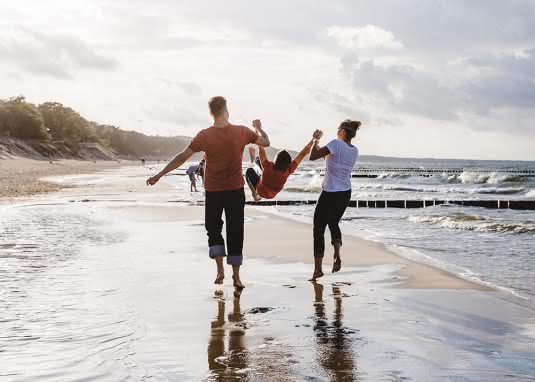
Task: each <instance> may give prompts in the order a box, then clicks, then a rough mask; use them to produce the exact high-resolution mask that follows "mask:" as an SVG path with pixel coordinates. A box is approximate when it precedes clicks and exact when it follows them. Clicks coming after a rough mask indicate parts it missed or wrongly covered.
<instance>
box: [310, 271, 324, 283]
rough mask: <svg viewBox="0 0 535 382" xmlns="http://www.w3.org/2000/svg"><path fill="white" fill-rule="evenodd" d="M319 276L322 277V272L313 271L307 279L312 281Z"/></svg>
mask: <svg viewBox="0 0 535 382" xmlns="http://www.w3.org/2000/svg"><path fill="white" fill-rule="evenodd" d="M320 277H323V272H322V271H314V274H313V275H312V278H311V279H308V281H312V282H314V281H316V280H317V279H319V278H320Z"/></svg>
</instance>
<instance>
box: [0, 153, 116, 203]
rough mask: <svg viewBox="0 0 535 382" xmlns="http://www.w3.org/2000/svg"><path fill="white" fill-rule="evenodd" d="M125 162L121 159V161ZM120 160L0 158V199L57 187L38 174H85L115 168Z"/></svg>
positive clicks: (41, 191)
mask: <svg viewBox="0 0 535 382" xmlns="http://www.w3.org/2000/svg"><path fill="white" fill-rule="evenodd" d="M125 163H126V162H123V163H122V165H124V164H125ZM120 165H121V163H118V162H111V161H97V162H96V163H94V162H92V161H77V160H68V159H65V160H59V161H56V160H55V161H53V162H52V163H50V162H49V161H42V160H33V159H26V158H16V159H0V199H2V198H16V197H27V196H30V195H35V194H42V193H47V192H53V191H59V190H60V189H61V188H62V187H61V186H60V185H58V184H57V183H52V182H46V181H43V180H42V179H41V178H43V177H48V176H58V175H67V174H88V173H94V172H97V171H101V170H103V169H109V168H116V167H118V166H120Z"/></svg>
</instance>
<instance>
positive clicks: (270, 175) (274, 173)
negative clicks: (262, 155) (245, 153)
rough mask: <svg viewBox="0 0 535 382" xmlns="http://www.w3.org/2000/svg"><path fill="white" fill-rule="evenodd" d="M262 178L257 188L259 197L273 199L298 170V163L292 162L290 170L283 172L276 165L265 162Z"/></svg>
mask: <svg viewBox="0 0 535 382" xmlns="http://www.w3.org/2000/svg"><path fill="white" fill-rule="evenodd" d="M262 167H263V169H262V176H261V177H260V182H258V185H257V186H256V192H258V195H260V196H261V197H263V198H265V199H273V198H274V197H275V196H276V195H277V194H278V193H279V192H281V191H282V189H283V188H284V184H285V183H286V180H287V179H288V177H289V176H290V175H292V174H293V173H294V171H295V169H296V168H297V162H296V161H292V164H291V165H290V168H288V169H286V170H285V171H281V170H279V169H278V168H276V167H275V163H273V162H270V161H265V162H263V163H262Z"/></svg>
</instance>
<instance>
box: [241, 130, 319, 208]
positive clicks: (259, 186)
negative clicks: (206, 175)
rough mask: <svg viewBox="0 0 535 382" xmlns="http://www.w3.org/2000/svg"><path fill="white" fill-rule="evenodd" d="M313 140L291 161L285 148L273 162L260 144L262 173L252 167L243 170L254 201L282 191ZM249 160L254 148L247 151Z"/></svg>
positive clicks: (308, 150)
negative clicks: (259, 173)
mask: <svg viewBox="0 0 535 382" xmlns="http://www.w3.org/2000/svg"><path fill="white" fill-rule="evenodd" d="M313 143H314V140H311V141H310V142H309V143H307V144H306V146H305V147H303V150H301V152H300V153H299V154H298V155H297V156H296V157H295V159H294V160H293V161H292V157H291V156H290V154H289V153H288V151H286V150H281V151H279V152H278V153H277V155H276V156H275V162H271V161H269V160H268V158H267V155H266V150H264V148H263V147H262V146H259V147H258V154H259V156H260V164H261V165H262V175H261V176H259V175H258V174H257V172H256V171H255V170H254V168H252V167H250V168H248V169H247V171H246V172H245V179H246V180H247V184H248V186H249V188H250V189H251V193H252V194H253V198H254V200H255V201H257V202H258V201H259V200H260V199H262V198H265V199H273V198H274V197H275V196H277V194H278V193H279V192H281V191H282V189H283V188H284V185H285V184H286V180H287V179H288V177H289V176H290V175H292V174H293V173H294V171H295V170H296V169H297V166H299V164H300V163H301V161H302V160H303V159H304V158H305V157H306V156H307V155H308V153H309V152H310V149H311V148H312V144H313ZM249 153H250V155H251V161H253V159H254V149H253V151H249Z"/></svg>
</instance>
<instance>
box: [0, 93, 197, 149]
mask: <svg viewBox="0 0 535 382" xmlns="http://www.w3.org/2000/svg"><path fill="white" fill-rule="evenodd" d="M0 136H8V137H13V138H19V139H23V140H41V141H47V142H49V143H52V144H54V143H61V144H62V145H65V146H66V147H67V148H68V149H69V150H71V151H72V152H77V151H78V150H79V148H80V144H81V143H99V144H100V145H102V146H103V147H105V148H107V149H108V150H110V151H112V152H114V153H115V154H116V155H119V156H122V157H135V158H139V157H147V158H166V157H169V156H172V155H173V154H175V153H176V152H177V150H180V149H182V148H183V147H185V146H186V145H187V143H188V142H189V140H188V138H187V137H179V136H177V137H160V136H148V135H145V134H142V133H139V132H136V131H128V130H122V129H120V128H119V127H117V126H112V125H102V124H99V123H96V122H92V121H88V120H87V119H85V118H84V117H82V116H81V115H80V113H78V112H77V111H75V110H74V109H72V108H70V107H67V106H64V105H62V104H61V103H58V102H45V103H42V104H39V105H35V104H32V103H30V102H28V101H26V99H25V97H23V96H19V97H12V98H9V99H4V100H2V99H0Z"/></svg>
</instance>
